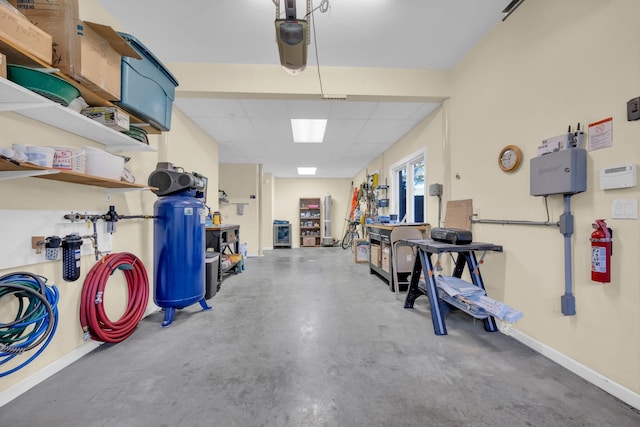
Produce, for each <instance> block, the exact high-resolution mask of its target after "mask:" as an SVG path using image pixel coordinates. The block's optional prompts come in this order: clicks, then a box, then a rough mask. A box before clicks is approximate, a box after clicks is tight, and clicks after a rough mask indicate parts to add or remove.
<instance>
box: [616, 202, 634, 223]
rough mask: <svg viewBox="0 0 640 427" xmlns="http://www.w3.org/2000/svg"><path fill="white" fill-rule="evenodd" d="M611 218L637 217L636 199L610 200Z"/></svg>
mask: <svg viewBox="0 0 640 427" xmlns="http://www.w3.org/2000/svg"><path fill="white" fill-rule="evenodd" d="M611 218H613V219H638V200H634V199H630V200H622V199H616V200H613V201H612V202H611Z"/></svg>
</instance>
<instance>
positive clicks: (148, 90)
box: [115, 33, 178, 130]
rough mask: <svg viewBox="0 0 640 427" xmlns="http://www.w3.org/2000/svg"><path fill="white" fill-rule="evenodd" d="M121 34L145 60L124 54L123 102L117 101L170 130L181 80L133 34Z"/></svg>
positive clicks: (133, 112)
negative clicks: (174, 102)
mask: <svg viewBox="0 0 640 427" xmlns="http://www.w3.org/2000/svg"><path fill="white" fill-rule="evenodd" d="M118 34H120V36H121V37H122V38H123V39H125V40H126V41H127V43H129V45H130V46H131V47H132V48H133V49H135V51H136V52H138V54H140V56H141V57H142V59H135V58H129V57H126V56H123V57H122V83H121V93H120V101H117V102H115V103H116V104H117V105H119V106H121V107H122V108H124V109H125V110H127V111H129V112H130V113H132V114H133V115H135V116H136V117H138V118H140V119H142V120H145V121H148V122H149V123H150V124H151V125H152V126H153V127H155V128H157V129H161V130H169V129H171V109H172V107H173V100H174V98H175V92H176V87H177V86H178V80H176V78H175V77H174V76H173V75H172V74H171V73H170V72H169V70H167V69H166V68H165V66H164V65H162V63H161V62H160V61H159V60H158V58H156V57H155V56H154V55H153V53H151V51H149V49H147V48H146V47H145V46H144V45H143V44H142V43H140V41H139V40H138V39H136V38H135V37H133V36H132V35H130V34H126V33H118Z"/></svg>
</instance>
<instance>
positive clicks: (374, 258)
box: [370, 245, 382, 267]
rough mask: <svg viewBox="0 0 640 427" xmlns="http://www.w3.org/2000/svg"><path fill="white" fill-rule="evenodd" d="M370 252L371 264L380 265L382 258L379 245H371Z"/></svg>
mask: <svg viewBox="0 0 640 427" xmlns="http://www.w3.org/2000/svg"><path fill="white" fill-rule="evenodd" d="M370 252H371V265H375V266H376V267H380V265H381V262H382V258H381V255H382V253H381V251H380V245H371V248H370Z"/></svg>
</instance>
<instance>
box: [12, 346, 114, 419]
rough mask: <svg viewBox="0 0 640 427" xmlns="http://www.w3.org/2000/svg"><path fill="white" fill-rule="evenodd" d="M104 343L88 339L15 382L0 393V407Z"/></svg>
mask: <svg viewBox="0 0 640 427" xmlns="http://www.w3.org/2000/svg"><path fill="white" fill-rule="evenodd" d="M102 344H103V343H101V342H97V341H87V342H86V343H84V344H83V345H81V346H80V347H78V348H76V349H75V350H73V351H72V352H70V353H67V354H65V355H64V356H62V357H61V358H60V359H58V360H56V361H55V362H53V363H52V364H50V365H49V366H46V367H44V368H42V369H40V370H39V371H38V372H36V373H35V374H33V375H31V376H29V377H27V378H25V379H24V380H22V381H20V382H19V383H17V384H15V385H14V386H12V387H9V388H8V389H7V390H5V391H3V392H2V393H0V407H2V406H4V405H6V404H7V403H9V402H11V401H12V400H13V399H15V398H16V397H18V396H20V395H21V394H22V393H25V392H26V391H27V390H29V389H31V388H32V387H35V386H37V385H38V384H40V383H41V382H42V381H44V380H46V379H47V378H49V377H50V376H52V375H54V374H56V373H57V372H59V371H61V370H62V369H64V368H66V367H67V366H69V365H71V364H72V363H73V362H75V361H76V360H78V359H80V358H81V357H83V356H85V355H87V354H89V353H90V352H92V351H93V350H95V349H96V348H98V347H100V346H101V345H102Z"/></svg>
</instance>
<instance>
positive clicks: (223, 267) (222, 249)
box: [206, 224, 242, 283]
mask: <svg viewBox="0 0 640 427" xmlns="http://www.w3.org/2000/svg"><path fill="white" fill-rule="evenodd" d="M206 233H207V239H206V245H207V249H213V250H214V251H215V252H218V253H219V254H220V270H219V271H218V281H219V282H220V283H221V282H222V279H223V278H224V276H225V275H227V274H230V273H239V272H240V271H241V270H240V265H239V264H240V262H242V260H237V261H233V260H232V259H233V258H236V255H237V254H240V226H239V225H234V224H220V225H213V226H210V227H207V228H206Z"/></svg>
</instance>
